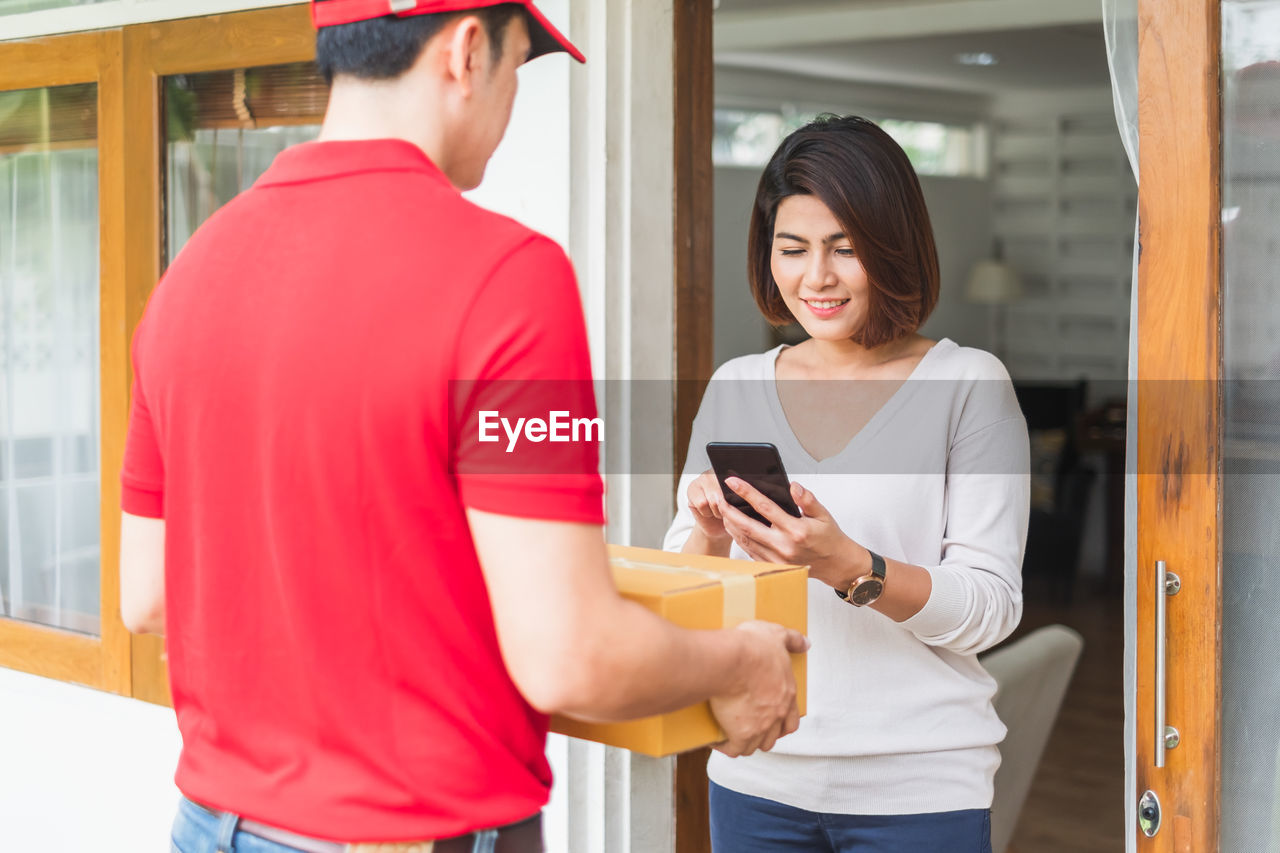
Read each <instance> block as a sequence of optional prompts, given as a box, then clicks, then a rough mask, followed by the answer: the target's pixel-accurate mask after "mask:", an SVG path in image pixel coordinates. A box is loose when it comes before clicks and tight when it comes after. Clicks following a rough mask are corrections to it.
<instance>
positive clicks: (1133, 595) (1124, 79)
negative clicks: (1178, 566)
mask: <svg viewBox="0 0 1280 853" xmlns="http://www.w3.org/2000/svg"><path fill="white" fill-rule="evenodd" d="M1102 21H1103V31H1104V33H1105V35H1106V41H1107V65H1108V67H1109V68H1110V70H1111V93H1112V100H1113V102H1114V104H1115V112H1116V126H1117V127H1118V128H1119V130H1120V137H1121V139H1122V140H1123V141H1124V150H1125V153H1126V154H1128V156H1129V166H1130V167H1131V168H1132V169H1133V177H1134V179H1135V180H1136V179H1137V177H1138V0H1102ZM1133 240H1134V252H1133V273H1132V275H1133V279H1132V280H1133V287H1132V288H1131V296H1130V300H1129V371H1128V375H1129V394H1128V402H1129V405H1128V423H1127V425H1126V427H1127V428H1126V430H1125V436H1126V438H1125V445H1126V446H1125V486H1124V614H1125V616H1124V719H1125V741H1124V756H1125V757H1124V767H1125V809H1124V814H1125V818H1124V820H1125V849H1126V850H1127V851H1129V853H1133V851H1134V850H1135V849H1136V847H1137V829H1138V826H1137V814H1136V812H1135V809H1136V805H1134V806H1133V807H1130V804H1136V803H1137V802H1138V794H1137V788H1136V779H1137V776H1136V769H1137V746H1136V744H1135V742H1134V735H1133V732H1134V718H1135V713H1136V699H1137V693H1136V691H1137V680H1136V666H1135V661H1136V656H1137V651H1136V649H1137V640H1136V637H1137V612H1138V602H1137V583H1136V578H1137V569H1138V533H1137V517H1138V491H1137V478H1136V477H1134V476H1133V475H1134V473H1135V467H1134V466H1135V465H1136V464H1137V458H1138V453H1137V451H1138V406H1137V402H1138V401H1137V399H1136V391H1137V388H1138V385H1137V382H1136V380H1137V378H1138V223H1137V220H1136V218H1135V221H1134V224H1133Z"/></svg>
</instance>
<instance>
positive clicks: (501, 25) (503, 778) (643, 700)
mask: <svg viewBox="0 0 1280 853" xmlns="http://www.w3.org/2000/svg"><path fill="white" fill-rule="evenodd" d="M313 15H314V19H315V22H316V24H317V26H318V27H319V32H318V36H317V51H316V52H317V61H318V63H319V66H320V69H321V70H322V72H323V73H324V74H325V75H326V76H327V77H328V78H329V79H330V80H331V81H332V90H331V95H330V100H329V107H328V112H327V114H326V116H325V120H324V126H323V130H322V132H321V135H320V138H319V141H317V142H312V143H307V144H303V145H299V146H296V147H294V148H291V149H289V150H287V151H285V152H283V153H282V154H281V155H280V156H279V157H277V159H276V160H275V162H274V164H273V165H272V166H271V167H270V168H269V169H268V170H267V171H266V173H265V174H263V176H262V177H261V179H259V180H258V182H257V183H256V184H255V185H254V186H253V188H252V189H250V190H248V191H247V192H245V193H243V194H242V195H240V196H239V197H238V198H236V199H235V200H234V201H232V202H231V203H230V204H228V205H227V206H226V207H224V208H223V209H222V210H221V211H219V212H218V213H217V214H216V215H215V216H214V217H213V218H211V219H210V220H209V222H208V223H206V224H205V225H204V227H202V228H201V229H200V230H199V231H198V232H197V233H196V234H195V236H194V237H192V239H191V241H190V242H189V243H188V244H187V245H186V246H185V248H184V249H183V251H182V252H181V254H180V255H179V256H178V257H177V259H176V260H175V261H174V263H173V265H172V266H171V267H170V269H169V270H168V272H167V273H166V275H165V278H164V280H163V281H162V282H161V283H160V284H159V285H158V286H157V288H156V290H155V293H154V295H153V296H152V298H151V301H150V303H149V305H148V307H147V311H146V315H145V317H144V319H143V321H142V323H141V324H140V326H139V327H138V330H137V333H136V336H135V338H134V348H133V358H134V371H135V383H134V388H133V402H132V413H131V422H130V426H129V435H128V442H127V447H126V454H125V464H124V470H123V475H122V477H123V486H124V490H123V500H122V503H123V509H124V518H123V530H122V554H121V587H122V588H121V608H122V611H123V616H124V620H125V624H126V625H128V626H129V628H130V630H133V631H155V632H164V633H165V634H166V636H167V641H168V660H169V670H170V678H171V683H172V689H173V704H174V709H175V711H176V713H177V718H178V725H179V728H180V729H181V732H182V738H183V748H182V755H181V759H180V762H179V765H178V770H177V777H176V781H177V784H178V787H179V788H180V789H181V791H182V793H183V794H184V795H185V799H184V801H183V802H182V804H181V806H180V809H179V814H178V817H177V820H176V822H175V824H174V842H175V844H176V847H177V849H179V850H182V851H187V853H194V851H213V850H215V849H217V850H221V851H226V852H227V853H230V851H232V850H233V849H247V850H251V851H277V850H278V851H289V850H305V851H342V850H410V849H412V850H431V849H434V851H435V853H448V851H472V850H476V851H479V850H495V849H496V850H498V851H512V853H522V852H523V851H538V850H541V827H540V823H539V819H538V815H539V812H540V809H541V808H542V806H543V805H544V804H545V803H546V801H547V796H548V790H549V787H550V785H551V774H550V771H549V768H548V765H547V760H546V757H545V755H544V748H545V738H546V733H547V717H546V715H547V714H548V713H552V712H558V713H563V714H569V715H576V716H580V717H584V718H590V719H595V720H621V719H627V718H633V717H638V716H644V715H649V714H654V713H660V712H665V711H668V710H672V709H675V708H678V707H681V706H685V705H689V704H692V703H695V702H699V701H702V700H706V699H710V700H711V703H712V709H713V712H714V713H715V714H716V716H717V718H718V720H719V722H720V724H721V726H722V727H723V729H724V731H725V733H726V735H727V738H728V739H727V741H726V742H725V743H724V744H723V745H722V746H721V748H722V749H723V750H724V751H725V752H728V753H730V754H743V753H749V752H752V751H753V750H756V749H769V748H770V747H771V746H772V745H773V743H774V741H775V740H776V739H777V738H778V737H780V736H782V735H784V734H786V733H788V732H790V731H792V730H794V729H795V727H796V725H797V719H796V707H795V701H794V696H795V684H794V682H793V680H792V675H791V668H790V661H789V658H788V652H789V651H790V652H799V651H803V649H804V648H805V646H806V645H807V642H806V641H805V639H804V638H803V637H801V636H800V635H798V634H795V633H794V632H789V631H786V630H784V629H783V628H780V627H778V626H776V625H770V624H765V623H758V622H757V623H749V624H747V625H744V626H742V627H741V628H740V629H734V630H726V631H689V630H684V629H680V628H676V627H674V626H672V625H671V624H669V623H667V622H664V621H663V620H661V619H659V618H658V617H656V616H654V615H652V614H650V613H649V612H648V611H646V610H644V609H643V608H641V607H640V606H638V605H635V604H632V603H630V602H627V601H625V600H623V599H622V598H621V597H619V595H618V593H617V592H616V590H615V588H614V586H613V583H612V580H611V576H610V574H609V571H608V568H607V563H606V556H605V549H604V538H603V535H602V526H601V525H602V523H603V517H602V484H601V481H600V477H599V475H598V474H597V458H598V448H597V447H596V445H595V444H593V443H588V442H583V443H580V444H577V445H572V446H568V449H566V447H567V446H565V445H560V446H557V452H559V453H561V454H562V456H561V457H560V463H559V464H560V468H559V471H558V473H556V474H555V475H553V476H545V477H542V476H531V475H529V474H527V473H523V474H521V473H515V474H510V475H508V476H504V475H503V474H502V473H493V472H491V471H490V472H485V473H471V472H469V471H468V470H467V469H466V466H465V465H463V464H462V462H463V461H465V457H466V456H467V455H468V454H470V453H472V452H473V451H474V450H475V448H473V447H470V446H468V441H467V439H466V437H465V436H464V435H463V434H462V433H461V432H460V431H459V430H457V429H455V428H454V427H455V426H456V424H454V423H453V419H455V418H456V417H458V415H457V413H456V412H455V411H454V409H453V407H452V406H451V404H450V391H449V386H450V383H451V381H452V380H455V379H458V378H463V379H467V380H478V381H485V382H490V381H503V382H506V381H508V380H516V381H525V382H530V383H533V382H538V381H541V380H556V381H562V380H569V381H574V380H577V384H578V385H582V384H588V385H589V383H584V382H583V381H582V380H588V379H589V378H590V367H589V362H588V352H587V341H586V335H585V329H584V322H583V316H582V309H581V303H580V298H579V295H578V290H577V285H576V283H575V279H574V274H573V270H572V267H571V266H570V264H569V261H568V260H567V259H566V257H565V255H564V253H563V252H562V251H561V249H560V248H559V247H558V246H557V245H556V244H555V243H553V242H552V241H551V240H549V239H547V238H546V237H543V236H541V235H539V234H537V233H535V232H533V231H530V230H529V229H527V228H525V227H523V226H521V225H519V224H517V223H516V222H513V221H512V220H510V219H507V218H505V217H502V216H498V215H496V214H494V213H491V212H488V211H485V210H483V209H481V208H479V207H476V206H475V205H473V204H471V203H469V202H468V201H466V200H465V199H463V198H462V196H461V195H460V194H459V192H460V190H465V189H469V188H472V187H475V186H476V185H477V184H479V183H480V180H481V177H482V176H483V174H484V170H485V165H486V163H487V161H488V160H489V157H490V155H491V154H492V153H493V151H494V149H495V148H496V147H497V145H498V142H499V140H500V139H501V138H502V135H503V133H504V131H505V129H506V126H507V121H508V118H509V116H510V113H511V106H512V102H513V99H514V97H515V93H516V69H517V68H518V67H519V66H520V65H521V64H522V63H524V62H525V61H526V60H528V59H531V58H533V57H536V56H540V55H542V54H545V53H550V52H553V51H565V52H567V53H569V54H570V55H572V56H573V57H574V58H576V59H578V60H579V61H582V56H581V54H580V53H579V52H578V51H577V49H576V48H574V46H573V45H572V44H570V43H569V41H568V40H567V39H566V38H565V37H564V36H563V35H561V34H560V33H559V32H557V31H556V29H555V28H554V27H552V26H551V24H550V23H548V22H547V20H546V18H544V17H543V16H542V14H541V13H540V12H539V11H538V10H537V8H535V7H534V5H533V3H532V2H520V3H506V4H502V5H491V4H487V3H486V2H484V0H472V2H466V0H417V2H415V0H322V2H318V3H316V4H315V5H314V7H313ZM566 387H569V386H566ZM574 405H575V406H576V407H577V408H578V409H579V410H582V409H583V408H584V407H587V408H591V409H592V410H594V402H593V401H591V400H585V401H583V400H578V401H575V402H574ZM566 460H567V462H566ZM566 465H567V467H565V466H566ZM428 842H434V848H432V847H431V845H430V844H429V843H428ZM379 843H380V844H379ZM365 845H372V846H365ZM414 845H417V846H414ZM495 845H496V846H495Z"/></svg>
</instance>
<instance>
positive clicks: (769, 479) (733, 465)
mask: <svg viewBox="0 0 1280 853" xmlns="http://www.w3.org/2000/svg"><path fill="white" fill-rule="evenodd" d="M707 456H708V458H710V460H711V468H712V470H713V471H715V472H716V479H717V480H719V481H720V491H721V492H723V493H724V498H725V500H726V501H728V502H729V503H730V504H731V505H732V506H734V507H736V508H737V509H739V510H741V511H742V512H743V513H745V514H746V515H748V516H750V517H751V518H754V519H755V520H756V521H759V522H760V523H761V524H766V525H769V526H771V527H772V524H771V523H770V522H769V520H768V519H767V518H765V517H764V516H762V515H761V514H760V513H758V512H756V509H755V507H753V506H751V504H749V503H747V501H746V499H745V498H743V497H742V496H741V495H739V494H738V493H737V492H735V491H733V489H730V488H729V487H728V486H726V485H725V483H724V481H725V480H727V479H728V478H730V477H737V478H738V479H740V480H745V481H746V482H748V483H750V484H751V485H752V486H753V487H755V489H756V490H757V491H759V492H760V493H761V494H763V495H764V496H765V497H767V498H768V499H769V500H771V501H773V502H774V503H776V504H777V505H778V506H780V507H782V509H783V510H784V511H785V512H786V513H788V514H789V515H793V516H795V517H796V518H799V517H800V508H799V507H797V506H796V503H795V501H793V500H792V499H791V481H790V480H789V479H788V478H787V472H786V469H785V468H783V467H782V457H781V456H779V455H778V448H776V447H774V446H773V445H772V444H769V443H768V442H743V441H710V442H707Z"/></svg>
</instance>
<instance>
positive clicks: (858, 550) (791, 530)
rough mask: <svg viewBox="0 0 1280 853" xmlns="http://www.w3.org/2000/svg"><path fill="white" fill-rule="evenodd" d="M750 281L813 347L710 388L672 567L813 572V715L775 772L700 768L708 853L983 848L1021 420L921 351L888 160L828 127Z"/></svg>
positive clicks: (922, 259)
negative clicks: (726, 446)
mask: <svg viewBox="0 0 1280 853" xmlns="http://www.w3.org/2000/svg"><path fill="white" fill-rule="evenodd" d="M749 255H750V259H749V264H748V271H749V276H750V281H751V288H752V292H753V294H754V296H755V299H756V303H757V305H758V306H759V308H760V310H761V312H762V313H763V314H764V316H765V317H766V318H768V319H769V321H770V322H772V323H774V324H782V323H786V322H791V321H793V320H794V321H798V322H799V323H800V324H801V325H802V326H803V327H804V329H805V331H806V332H808V334H809V336H810V337H809V339H808V340H806V341H805V342H804V343H801V344H799V345H796V346H791V347H788V346H781V347H777V348H775V349H773V350H770V351H768V352H765V353H761V354H758V355H751V356H745V357H743V358H737V359H734V360H732V361H730V362H728V363H727V364H725V365H724V366H723V367H721V368H720V369H719V370H718V371H717V372H716V374H715V376H714V377H713V378H712V382H711V384H710V385H709V386H708V391H707V393H706V395H705V396H704V398H703V402H702V406H701V408H700V410H699V412H698V416H697V418H696V419H695V421H694V427H693V436H692V441H691V444H690V447H689V456H688V459H689V461H688V464H687V465H686V467H685V471H684V476H683V478H682V479H681V483H680V494H681V495H684V496H686V497H687V500H685V501H681V503H682V504H684V507H683V508H682V509H681V510H680V512H679V514H678V515H677V516H676V519H675V521H674V522H673V523H672V525H671V529H670V530H669V531H668V533H667V536H666V540H665V547H666V548H667V549H668V550H675V551H680V550H683V551H685V552H689V553H699V554H713V555H720V556H732V557H737V558H741V559H754V560H760V561H767V562H776V563H799V564H807V565H809V566H810V567H811V573H810V581H809V593H810V594H809V636H810V639H811V640H812V642H813V648H812V650H811V651H810V652H809V663H808V665H809V675H808V715H807V716H806V717H805V718H804V719H803V720H801V723H800V728H799V730H798V731H797V732H796V733H795V734H793V735H791V736H789V737H787V738H784V739H782V740H780V741H779V742H778V744H777V746H776V747H774V749H773V750H772V751H771V752H769V753H757V754H756V755H753V756H750V757H742V758H730V757H729V756H727V755H722V754H719V753H715V754H713V755H712V759H711V762H710V764H709V765H708V775H709V776H710V778H711V826H712V845H713V848H714V849H715V850H716V851H723V853H750V851H777V850H804V851H823V850H827V851H855V850H857V851H862V850H867V851H872V850H874V851H877V853H896V852H897V851H902V853H922V852H923V851H928V853H947V851H966V853H968V851H974V853H978V851H990V807H991V796H992V778H993V776H994V774H995V771H996V767H997V766H998V765H999V762H1000V755H999V751H998V749H997V746H996V745H997V744H998V743H999V742H1000V740H1001V739H1002V738H1003V737H1004V734H1005V728H1004V726H1003V725H1002V724H1001V722H1000V720H999V719H998V718H997V717H996V715H995V712H994V710H993V709H992V707H991V697H992V695H993V694H994V691H995V684H994V682H993V681H992V679H991V678H990V676H988V675H987V673H986V672H985V671H984V670H983V669H982V666H981V664H979V663H978V660H977V657H976V656H977V654H978V653H979V652H981V651H983V650H984V649H987V648H989V647H991V646H993V645H994V644H996V643H998V642H999V641H1000V640H1002V639H1004V638H1005V637H1006V636H1008V635H1009V633H1010V632H1011V631H1012V630H1013V628H1014V627H1015V626H1016V625H1017V623H1018V620H1019V618H1020V617H1021V613H1022V592H1021V590H1022V585H1021V562H1022V553H1023V548H1024V546H1025V543H1026V529H1027V514H1028V503H1029V482H1028V474H1027V472H1028V459H1027V457H1028V449H1027V430H1026V422H1025V420H1024V419H1023V417H1022V414H1021V411H1020V410H1019V408H1018V404H1017V401H1016V399H1015V397H1014V394H1013V388H1012V385H1011V384H1010V382H1009V377H1008V373H1007V372H1006V371H1005V369H1004V367H1003V365H1001V364H1000V362H999V361H998V360H997V359H996V358H995V357H993V356H991V355H989V354H988V353H985V352H982V351H980V350H975V349H969V348H966V347H960V346H957V345H956V344H955V343H953V342H952V341H950V340H948V339H945V338H944V339H942V340H940V341H937V342H935V341H932V340H929V339H927V338H925V337H923V336H921V335H920V334H918V332H917V330H918V329H919V327H920V326H921V325H922V324H923V323H924V321H925V320H926V319H927V318H928V316H929V313H930V312H931V311H932V309H933V307H934V305H935V304H936V303H937V299H938V286H939V282H938V279H939V273H938V260H937V252H936V250H935V248H934V241H933V234H932V230H931V228H930V225H929V217H928V213H927V211H926V209H925V204H924V198H923V196H922V194H921V191H920V185H919V181H918V180H917V178H916V175H915V172H914V171H913V169H912V168H911V164H910V162H909V161H908V159H907V157H906V155H905V154H904V153H903V151H902V149H901V148H899V147H898V145H897V144H896V143H895V142H894V141H893V140H892V139H891V138H890V137H889V136H888V135H887V134H886V133H884V131H882V130H880V128H878V127H877V126H876V125H874V124H872V123H871V122H869V121H866V120H864V119H861V118H856V117H849V118H836V117H833V116H826V117H822V118H820V119H818V120H816V121H815V122H813V123H811V124H809V125H807V126H805V127H803V128H801V129H800V130H798V131H796V132H795V133H793V134H791V136H789V137H788V138H787V139H786V140H785V141H784V142H783V143H782V145H781V146H780V147H779V149H778V151H777V152H776V153H775V154H774V156H773V159H772V160H771V161H770V162H769V165H768V166H767V167H766V169H765V172H764V175H763V177H762V178H761V180H760V188H759V191H758V192H757V195H756V204H755V210H754V212H753V213H752V218H751V232H750V239H749ZM708 441H771V442H773V443H774V444H776V445H777V447H778V450H779V452H780V454H781V456H782V459H783V463H784V465H785V467H786V468H787V471H788V473H789V474H790V475H791V479H792V487H791V494H792V497H793V498H794V499H795V502H796V504H797V505H798V506H799V507H800V509H801V510H802V512H803V517H801V518H792V517H791V516H789V515H787V514H786V513H785V512H783V511H782V510H781V509H780V508H779V507H778V506H777V505H776V504H774V503H773V502H771V501H769V500H768V499H767V498H765V497H764V496H763V495H760V494H759V493H758V492H756V491H755V490H754V489H752V488H751V487H750V486H748V485H747V484H745V483H744V482H742V481H741V480H737V479H735V478H730V480H729V481H728V482H729V485H730V487H731V488H733V489H734V490H735V491H737V492H738V494H740V495H741V496H742V497H744V498H746V499H747V500H748V501H749V502H750V503H751V504H752V505H753V506H754V507H755V508H756V509H757V510H758V511H759V512H760V513H761V514H762V515H764V516H765V517H766V518H768V519H770V521H771V522H772V526H766V525H764V524H760V523H759V522H756V521H754V520H752V519H750V518H748V517H747V516H746V515H744V514H743V513H742V512H740V511H738V510H737V509H735V508H733V507H731V506H730V505H729V504H728V503H727V502H726V501H725V499H724V497H723V494H722V493H721V491H720V488H719V485H718V483H717V482H716V479H715V476H714V475H713V474H712V473H711V472H710V471H709V470H707V469H708V468H709V467H710V466H709V464H708V462H707V454H706V452H705V444H706V442H708Z"/></svg>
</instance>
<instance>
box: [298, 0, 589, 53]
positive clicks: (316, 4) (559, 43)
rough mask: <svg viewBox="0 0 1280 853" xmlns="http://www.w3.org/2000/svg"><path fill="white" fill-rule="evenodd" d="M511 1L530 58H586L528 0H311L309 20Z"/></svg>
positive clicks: (344, 20) (328, 22)
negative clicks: (525, 27) (525, 26)
mask: <svg viewBox="0 0 1280 853" xmlns="http://www.w3.org/2000/svg"><path fill="white" fill-rule="evenodd" d="M512 2H514V3H516V4H518V5H520V6H523V7H524V8H525V9H526V10H527V11H528V13H529V17H530V19H531V20H530V24H532V26H531V27H530V28H529V40H530V41H531V42H532V43H533V46H532V47H531V48H530V50H529V58H530V59H533V58H534V57H538V56H542V55H543V54H546V53H555V52H556V51H561V50H563V51H564V52H565V53H567V54H569V55H570V56H572V57H573V58H574V59H576V60H578V61H579V62H586V61H587V58H586V57H585V56H583V55H582V51H580V50H578V49H577V48H576V47H574V46H573V42H571V41H569V39H567V38H565V36H564V33H562V32H560V31H559V30H557V29H556V28H555V27H554V26H552V25H551V22H550V21H548V20H547V16H546V15H544V14H542V12H540V11H538V7H537V6H535V5H533V2H532V0H311V22H312V23H313V24H315V26H316V29H319V28H320V27H333V26H337V25H338V24H350V23H353V22H355V21H367V20H369V19H370V18H381V17H383V16H386V15H394V16H396V17H397V18H409V17H412V16H414V15H433V14H435V13H437V12H464V11H466V10H468V9H483V8H485V7H486V6H497V5H499V4H500V3H512Z"/></svg>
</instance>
